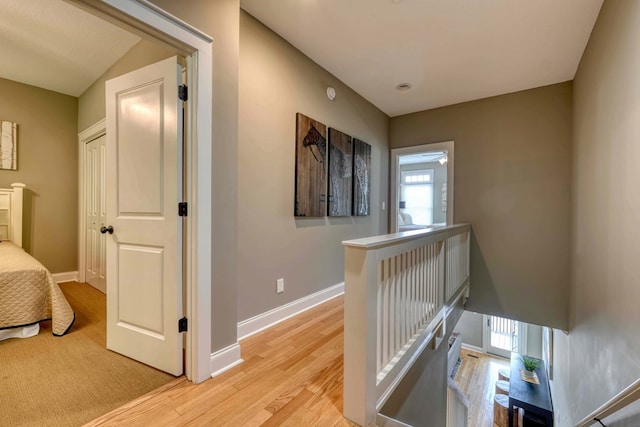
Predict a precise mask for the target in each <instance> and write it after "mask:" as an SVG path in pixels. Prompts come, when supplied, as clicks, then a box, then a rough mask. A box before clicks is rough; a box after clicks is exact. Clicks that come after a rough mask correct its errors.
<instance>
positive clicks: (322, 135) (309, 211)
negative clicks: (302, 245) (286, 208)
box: [294, 113, 327, 217]
mask: <svg viewBox="0 0 640 427" xmlns="http://www.w3.org/2000/svg"><path fill="white" fill-rule="evenodd" d="M326 165H327V127H326V126H325V125H323V124H322V123H320V122H318V121H316V120H313V119H311V118H309V117H307V116H305V115H304V114H300V113H298V114H296V182H295V187H296V190H295V192H296V198H295V206H294V215H295V216H304V217H318V216H320V217H321V216H325V215H326V214H327V203H326V199H327V181H326Z"/></svg>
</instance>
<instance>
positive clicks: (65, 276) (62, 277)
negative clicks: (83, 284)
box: [51, 271, 78, 283]
mask: <svg viewBox="0 0 640 427" xmlns="http://www.w3.org/2000/svg"><path fill="white" fill-rule="evenodd" d="M51 276H52V277H53V280H55V281H56V283H64V282H77V281H78V272H77V271H67V272H66V273H53V274H52V275H51Z"/></svg>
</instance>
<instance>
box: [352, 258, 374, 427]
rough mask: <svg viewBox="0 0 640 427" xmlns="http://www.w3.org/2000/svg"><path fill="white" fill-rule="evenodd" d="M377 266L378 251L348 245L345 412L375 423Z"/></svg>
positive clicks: (358, 420) (363, 422)
mask: <svg viewBox="0 0 640 427" xmlns="http://www.w3.org/2000/svg"><path fill="white" fill-rule="evenodd" d="M377 278H378V266H377V256H376V251H369V250H367V249H364V248H353V247H348V246H347V247H345V277H344V283H345V297H344V315H345V317H346V316H349V319H348V320H347V319H345V322H344V388H343V390H344V399H343V401H344V403H343V404H344V416H345V417H346V418H348V419H349V420H351V421H353V422H354V423H356V424H358V425H361V426H368V425H370V424H371V425H375V421H376V416H377V411H376V397H377V396H376V375H377V373H376V324H377V318H376V316H377V307H376V306H375V305H376V302H377V295H376V294H377V287H378V280H377Z"/></svg>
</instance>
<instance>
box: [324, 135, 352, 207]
mask: <svg viewBox="0 0 640 427" xmlns="http://www.w3.org/2000/svg"><path fill="white" fill-rule="evenodd" d="M352 145H353V144H352V142H351V137H350V136H349V135H347V134H346V133H342V132H340V131H339V130H336V129H334V128H329V172H328V176H329V206H328V207H329V211H328V215H329V216H350V215H351V205H352V201H351V199H352V191H353V188H352V187H353V174H352V172H351V171H352V169H353V159H352V158H353V147H352Z"/></svg>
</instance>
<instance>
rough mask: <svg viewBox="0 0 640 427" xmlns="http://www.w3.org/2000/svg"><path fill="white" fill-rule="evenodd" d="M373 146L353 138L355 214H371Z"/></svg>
mask: <svg viewBox="0 0 640 427" xmlns="http://www.w3.org/2000/svg"><path fill="white" fill-rule="evenodd" d="M370 193H371V146H370V145H369V144H367V143H366V142H364V141H361V140H359V139H357V138H354V139H353V215H355V216H366V215H369V203H370V197H371V194H370Z"/></svg>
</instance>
